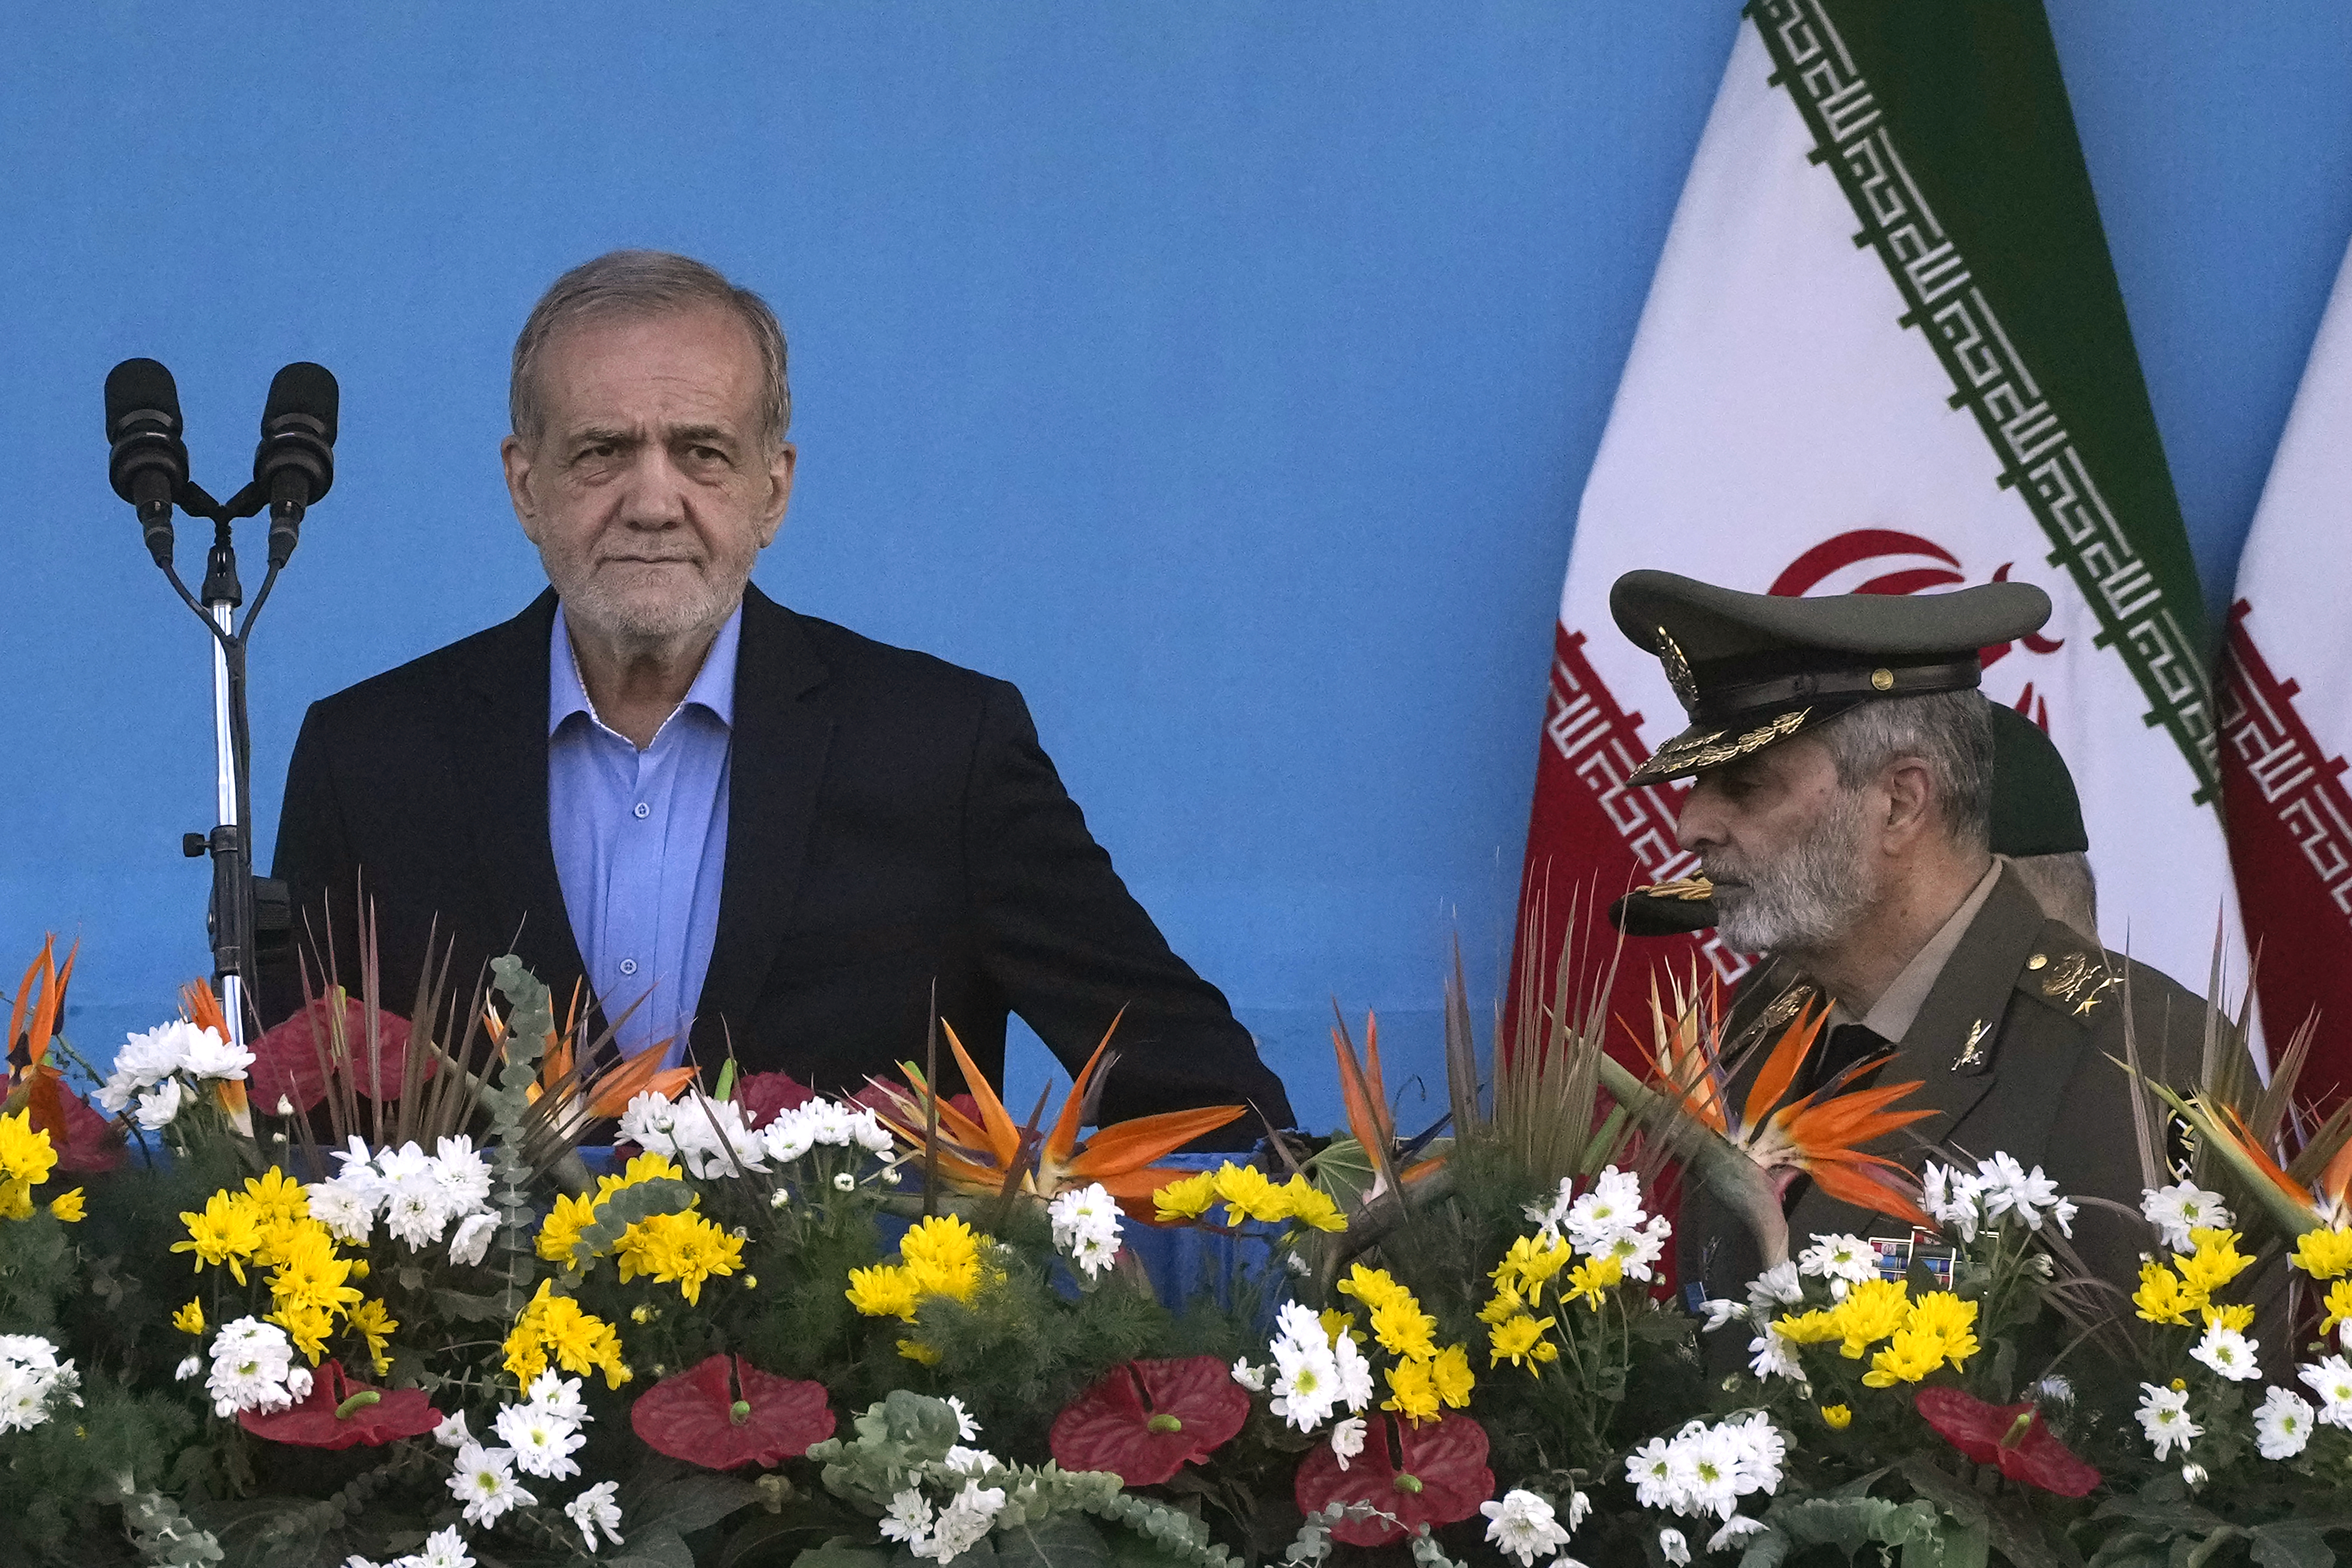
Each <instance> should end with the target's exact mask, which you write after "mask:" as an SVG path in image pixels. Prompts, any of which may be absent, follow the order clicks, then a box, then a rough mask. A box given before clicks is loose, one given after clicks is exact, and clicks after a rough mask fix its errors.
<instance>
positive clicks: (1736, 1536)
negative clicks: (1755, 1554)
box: [1706, 1513, 1764, 1552]
mask: <svg viewBox="0 0 2352 1568" xmlns="http://www.w3.org/2000/svg"><path fill="white" fill-rule="evenodd" d="M1763 1530H1764V1521H1762V1520H1760V1519H1750V1518H1748V1516H1747V1515H1746V1514H1744V1513H1735V1514H1733V1515H1732V1516H1731V1517H1730V1518H1729V1519H1727V1520H1726V1521H1723V1528H1722V1529H1721V1530H1718V1531H1716V1532H1715V1533H1714V1534H1713V1535H1710V1536H1708V1537H1707V1538H1706V1549H1707V1550H1708V1551H1709V1552H1720V1551H1722V1550H1723V1549H1724V1548H1725V1547H1727V1546H1737V1545H1738V1544H1739V1543H1740V1542H1743V1541H1745V1540H1747V1539H1748V1537H1749V1536H1751V1535H1758V1534H1760V1533H1762V1531H1763Z"/></svg>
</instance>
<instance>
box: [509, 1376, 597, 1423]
mask: <svg viewBox="0 0 2352 1568" xmlns="http://www.w3.org/2000/svg"><path fill="white" fill-rule="evenodd" d="M522 1392H523V1397H524V1398H525V1399H527V1400H529V1401H530V1403H531V1404H533V1405H537V1406H539V1408H541V1410H544V1411H546V1412H547V1413H548V1414H549V1415H552V1416H554V1417H555V1418H556V1419H557V1420H559V1421H569V1422H572V1423H573V1424H574V1425H575V1426H576V1425H579V1424H582V1423H584V1422H585V1421H587V1419H588V1406H587V1405H586V1403H585V1402H583V1400H582V1399H581V1397H580V1380H579V1379H578V1378H576V1377H566V1376H564V1375H563V1374H562V1373H560V1372H557V1371H556V1370H555V1369H554V1368H553V1367H549V1368H548V1369H547V1370H546V1371H545V1372H542V1373H540V1374H539V1375H538V1376H537V1377H534V1378H532V1379H531V1380H530V1387H528V1388H526V1389H524V1390H523V1391H522Z"/></svg>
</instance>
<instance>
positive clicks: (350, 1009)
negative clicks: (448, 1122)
mask: <svg viewBox="0 0 2352 1568" xmlns="http://www.w3.org/2000/svg"><path fill="white" fill-rule="evenodd" d="M333 1017H334V1012H333V1003H332V1002H331V999H330V998H328V997H325V996H321V997H319V998H317V999H316V1000H315V1001H313V1002H312V1003H311V1004H310V1006H308V1007H306V1008H304V1009H303V1010H302V1011H301V1012H299V1013H297V1014H295V1015H294V1016H292V1017H290V1018H289V1019H287V1020H286V1021H285V1022H284V1023H282V1024H280V1025H278V1026H277V1027H276V1028H274V1029H271V1030H268V1032H267V1033H265V1034H263V1035H262V1036H261V1037H260V1038H258V1039H256V1040H252V1041H248V1042H247V1049H248V1050H250V1051H252V1052H253V1066H251V1067H250V1068H247V1069H246V1074H247V1082H249V1083H250V1084H251V1085H252V1086H253V1088H252V1099H253V1105H254V1109H256V1110H258V1111H260V1112H261V1113H262V1114H264V1115H267V1116H274V1115H276V1114H278V1100H281V1099H283V1100H288V1101H290V1102H291V1103H292V1105H293V1107H294V1109H295V1110H310V1108H311V1107H312V1106H314V1105H316V1104H318V1103H319V1101H320V1100H324V1099H325V1098H326V1097H327V1080H326V1077H325V1075H324V1074H323V1073H321V1072H320V1068H319V1063H320V1058H321V1057H322V1056H324V1055H326V1054H327V1053H328V1052H330V1051H331V1049H332V1046H331V1038H332V1037H331V1036H330V1035H329V1034H328V1032H327V1031H328V1027H329V1025H330V1021H331V1019H332V1018H333ZM376 1018H377V1025H376V1030H377V1033H376V1056H377V1059H376V1063H375V1068H376V1070H375V1072H374V1073H373V1075H371V1074H370V1073H369V1071H368V1044H367V1011H366V1009H365V1008H363V1007H362V1006H361V1005H360V999H359V998H358V997H356V996H350V995H346V996H345V997H344V998H343V1048H344V1050H345V1052H346V1053H347V1054H348V1056H349V1058H350V1065H349V1066H348V1067H346V1068H344V1071H345V1072H347V1073H348V1074H350V1076H351V1080H352V1085H353V1087H355V1088H356V1089H358V1090H359V1091H360V1092H361V1093H362V1094H364V1095H366V1096H367V1097H368V1098H369V1099H370V1100H398V1099H399V1098H400V1090H401V1084H402V1082H403V1074H404V1071H405V1064H406V1062H407V1060H408V1020H407V1019H405V1018H403V1017H401V1016H398V1015H397V1014H393V1013H387V1012H385V1011H383V1009H382V1008H378V1009H376ZM314 1028H315V1030H316V1034H315V1035H314V1034H313V1032H312V1031H313V1029H314ZM439 1066H440V1063H439V1060H438V1058H433V1057H427V1058H425V1060H424V1061H423V1062H422V1063H421V1064H419V1066H418V1068H417V1075H418V1077H419V1078H431V1077H432V1076H433V1074H434V1073H435V1072H436V1070H437V1069H438V1068H439Z"/></svg>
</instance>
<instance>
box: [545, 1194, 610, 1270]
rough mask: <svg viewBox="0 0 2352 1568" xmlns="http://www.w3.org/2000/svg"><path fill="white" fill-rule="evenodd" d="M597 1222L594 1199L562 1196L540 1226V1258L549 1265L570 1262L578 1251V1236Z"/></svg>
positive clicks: (582, 1195)
mask: <svg viewBox="0 0 2352 1568" xmlns="http://www.w3.org/2000/svg"><path fill="white" fill-rule="evenodd" d="M595 1223H596V1200H595V1199H594V1198H592V1197H589V1196H588V1195H587V1194H584V1193H583V1194H572V1193H564V1194H561V1195H559V1196H558V1197H557V1198H556V1200H555V1210H554V1212H553V1213H552V1214H550V1215H548V1216H547V1220H546V1223H544V1224H542V1225H541V1226H540V1227H539V1241H538V1248H539V1255H540V1256H541V1258H546V1259H547V1260H548V1261H549V1262H550V1263H570V1262H572V1254H573V1253H575V1252H577V1251H578V1250H579V1249H580V1233H581V1232H582V1231H583V1230H586V1229H587V1228H588V1227H589V1226H592V1225H594V1224H595Z"/></svg>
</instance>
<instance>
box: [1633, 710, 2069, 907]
mask: <svg viewBox="0 0 2352 1568" xmlns="http://www.w3.org/2000/svg"><path fill="white" fill-rule="evenodd" d="M2090 847H2091V836H2090V835H2089V834H2088V833H2086V832H2084V828H2083V803H2082V800H2081V798H2080V797H2079V796H2078V795H2075V793H2074V774H2073V773H2069V772H2067V771H2066V759H2065V758H2063V757H2062V756H2060V755H2059V754H2058V747H2057V745H2056V743H2055V742H2053V741H2052V740H2051V739H2050V737H2049V736H2048V735H2046V734H2044V733H2043V732H2042V726H2041V725H2039V724H2036V723H2035V722H2034V721H2032V720H2031V719H2028V718H2027V717H2026V716H2025V715H2024V714H2022V713H2020V712H2019V711H2018V710H2016V709H2014V708H2004V707H2002V706H2001V705H2000V703H1998V702H1996V703H1994V704H1992V851H1993V853H1994V854H1996V855H2007V856H2011V857H2012V858H2017V857H2023V856H2028V855H2064V854H2067V853H2070V852H2081V851H2084V850H2087V849H2089V848H2090ZM1609 923H1610V924H1612V925H1613V926H1615V927H1616V928H1617V929H1618V930H1619V931H1623V932H1624V933H1625V934H1626V935H1627V936H1680V935H1682V934H1684V933H1685V932H1686V931H1706V930H1707V929H1708V928H1709V927H1711V926H1713V925H1714V924H1715V884H1714V883H1712V882H1710V881H1708V880H1707V879H1706V877H1705V876H1704V875H1694V876H1689V877H1682V878H1678V879H1675V880H1674V881H1671V882H1653V883H1651V884H1650V885H1649V886H1647V887H1643V888H1636V889H1633V891H1632V892H1630V893H1628V894H1626V895H1625V896H1624V897H1623V898H1622V899H1619V900H1617V901H1616V902H1615V903H1613V904H1611V905H1610V906H1609Z"/></svg>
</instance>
